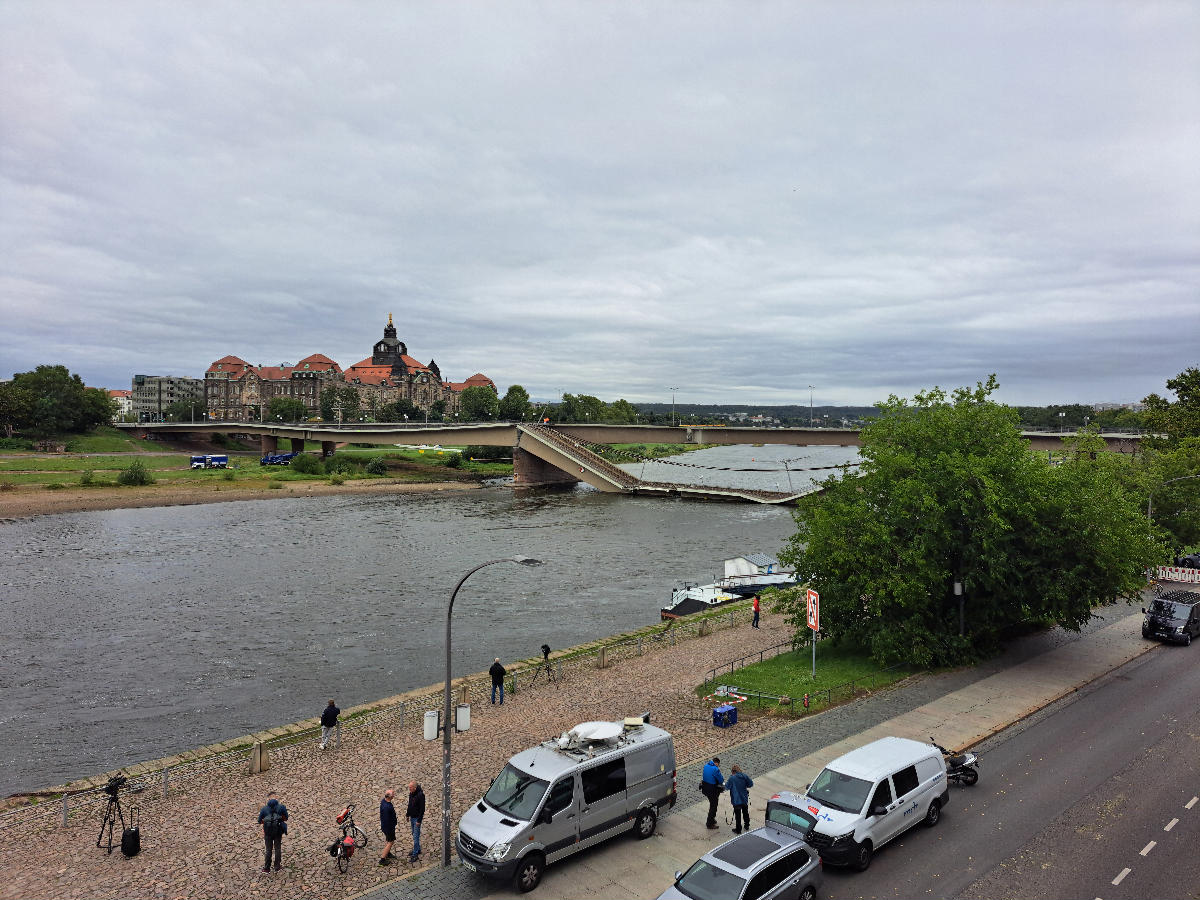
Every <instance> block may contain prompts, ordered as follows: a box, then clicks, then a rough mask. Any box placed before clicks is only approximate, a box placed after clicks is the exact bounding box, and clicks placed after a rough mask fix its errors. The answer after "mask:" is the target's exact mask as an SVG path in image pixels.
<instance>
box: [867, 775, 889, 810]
mask: <svg viewBox="0 0 1200 900" xmlns="http://www.w3.org/2000/svg"><path fill="white" fill-rule="evenodd" d="M891 802H892V788H891V786H890V785H889V784H888V782H887V779H886V778H885V779H883V781H881V782H879V787H877V788H875V796H874V797H872V798H871V806H873V807H874V806H887V805H888V804H889V803H891Z"/></svg>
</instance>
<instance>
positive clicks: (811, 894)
mask: <svg viewBox="0 0 1200 900" xmlns="http://www.w3.org/2000/svg"><path fill="white" fill-rule="evenodd" d="M800 900H817V889H816V888H815V887H813V886H812V885H811V884H810V885H808V886H807V887H805V888H804V890H802V891H801V892H800Z"/></svg>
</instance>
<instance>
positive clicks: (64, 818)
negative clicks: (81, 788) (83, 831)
mask: <svg viewBox="0 0 1200 900" xmlns="http://www.w3.org/2000/svg"><path fill="white" fill-rule="evenodd" d="M69 799H70V798H69V797H68V796H67V795H66V794H63V828H66V827H67V801H68V800H69Z"/></svg>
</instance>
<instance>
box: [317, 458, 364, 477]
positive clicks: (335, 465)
mask: <svg viewBox="0 0 1200 900" xmlns="http://www.w3.org/2000/svg"><path fill="white" fill-rule="evenodd" d="M358 471H359V465H358V463H356V462H355V461H354V460H352V459H350V457H348V456H338V455H337V454H334V455H333V456H331V457H329V459H327V460H325V474H326V475H351V474H353V473H355V472H358Z"/></svg>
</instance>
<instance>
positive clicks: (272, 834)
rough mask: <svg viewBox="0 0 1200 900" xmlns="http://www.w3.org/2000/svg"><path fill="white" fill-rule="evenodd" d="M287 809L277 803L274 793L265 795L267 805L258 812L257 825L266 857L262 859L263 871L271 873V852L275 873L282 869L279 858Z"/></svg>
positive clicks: (277, 799) (285, 831)
mask: <svg viewBox="0 0 1200 900" xmlns="http://www.w3.org/2000/svg"><path fill="white" fill-rule="evenodd" d="M287 819H288V811H287V807H286V806H284V805H283V804H282V803H280V802H279V798H277V797H276V796H275V793H274V791H272V792H271V793H269V794H267V805H266V806H264V807H263V808H262V809H260V810H259V811H258V824H259V825H261V826H262V830H263V842H264V843H265V845H266V856H265V857H264V858H263V869H262V870H263V871H264V872H270V871H271V852H272V851H274V853H275V871H276V872H278V871H279V870H280V869H281V868H282V864H281V860H280V857H281V856H282V854H283V836H284V835H285V834H287Z"/></svg>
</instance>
